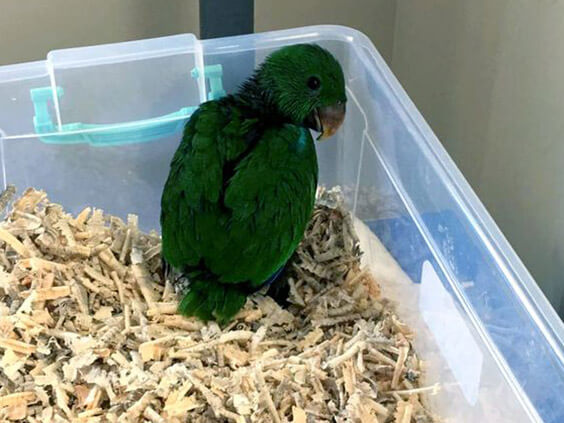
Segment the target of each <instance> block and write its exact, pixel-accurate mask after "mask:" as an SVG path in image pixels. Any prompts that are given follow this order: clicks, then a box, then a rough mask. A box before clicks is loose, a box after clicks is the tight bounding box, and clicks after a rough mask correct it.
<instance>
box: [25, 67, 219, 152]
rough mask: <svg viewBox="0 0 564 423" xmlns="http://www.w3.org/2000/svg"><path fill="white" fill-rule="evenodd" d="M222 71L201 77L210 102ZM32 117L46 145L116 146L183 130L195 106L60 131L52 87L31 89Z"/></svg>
mask: <svg viewBox="0 0 564 423" xmlns="http://www.w3.org/2000/svg"><path fill="white" fill-rule="evenodd" d="M191 76H192V77H193V78H198V77H199V71H198V69H197V68H194V69H193V70H192V72H191ZM222 76H223V68H222V66H221V65H211V66H205V67H204V77H205V78H207V79H208V81H209V86H210V91H209V94H208V98H209V99H210V100H213V99H217V98H220V97H222V96H224V95H225V94H226V93H225V90H224V89H223V83H222ZM63 94H64V91H63V89H62V88H61V87H56V92H55V95H56V96H57V98H61V97H62V96H63ZM30 95H31V100H32V102H33V108H34V111H35V116H34V117H33V125H34V128H35V132H36V133H37V134H38V135H39V139H40V140H41V141H43V142H44V143H47V144H78V143H88V144H91V145H93V146H99V147H101V146H110V145H111V146H119V145H125V144H133V143H141V142H148V141H153V140H156V139H160V138H164V137H167V136H171V135H174V134H176V133H179V132H181V131H182V130H183V128H184V124H185V122H186V120H187V119H188V118H189V117H190V116H191V115H192V113H193V112H194V111H195V110H196V108H197V107H183V108H182V109H180V110H178V111H176V112H173V113H170V114H168V115H164V116H159V117H155V118H151V119H146V120H139V121H133V122H123V123H115V124H106V125H104V124H87V123H80V122H77V123H69V124H64V125H61V127H60V128H57V126H56V125H55V124H54V122H53V118H52V117H51V115H50V113H49V102H54V99H53V89H52V88H51V87H41V88H34V89H32V90H30Z"/></svg>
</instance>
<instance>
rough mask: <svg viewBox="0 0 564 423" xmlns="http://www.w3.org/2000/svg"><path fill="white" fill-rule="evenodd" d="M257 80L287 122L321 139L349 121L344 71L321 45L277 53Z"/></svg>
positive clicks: (287, 48)
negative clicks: (311, 131) (346, 118)
mask: <svg viewBox="0 0 564 423" xmlns="http://www.w3.org/2000/svg"><path fill="white" fill-rule="evenodd" d="M255 78H256V82H257V83H258V85H259V86H260V88H261V90H262V91H263V92H265V93H266V94H267V97H268V99H269V101H270V102H272V103H274V105H275V106H276V109H277V110H278V111H279V112H280V113H282V114H283V115H284V117H285V118H286V119H288V120H289V121H290V122H292V123H293V124H295V125H300V126H304V127H307V128H311V129H313V130H315V131H317V132H319V133H320V135H319V138H318V139H320V138H328V137H330V136H332V135H333V134H335V132H337V130H338V129H339V127H340V126H341V124H342V123H343V121H344V119H345V104H346V102H347V97H346V94H345V77H344V75H343V70H342V69H341V65H340V64H339V62H338V61H337V60H336V59H335V58H334V57H333V55H332V54H331V53H329V52H328V51H327V50H325V49H324V48H322V47H320V46H318V45H315V44H297V45H292V46H288V47H284V48H282V49H280V50H277V51H275V52H274V53H272V54H271V55H270V56H269V57H268V58H267V59H266V60H265V61H264V63H263V64H262V65H261V67H260V68H259V69H258V71H257V73H256V74H255Z"/></svg>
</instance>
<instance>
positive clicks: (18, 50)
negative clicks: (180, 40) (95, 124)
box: [0, 0, 199, 65]
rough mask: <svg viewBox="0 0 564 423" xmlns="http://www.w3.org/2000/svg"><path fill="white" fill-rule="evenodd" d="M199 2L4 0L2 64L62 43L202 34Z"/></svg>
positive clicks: (0, 4)
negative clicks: (189, 33)
mask: <svg viewBox="0 0 564 423" xmlns="http://www.w3.org/2000/svg"><path fill="white" fill-rule="evenodd" d="M165 4H166V7H164V5H165ZM198 5H199V2H198V0H166V1H156V0H103V1H98V0H21V1H20V0H0V65H7V64H12V63H19V62H27V61H32V60H41V59H44V58H45V55H46V54H47V52H49V51H50V50H53V49H58V48H67V47H76V46H85V45H93V44H103V43H112V42H119V41H128V40H137V39H142V38H151V37H159V36H164V35H171V34H178V33H184V32H192V33H195V34H198V33H199V16H198V14H199V7H198Z"/></svg>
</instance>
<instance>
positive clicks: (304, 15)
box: [255, 0, 396, 62]
mask: <svg viewBox="0 0 564 423" xmlns="http://www.w3.org/2000/svg"><path fill="white" fill-rule="evenodd" d="M345 4H347V6H346V7H343V6H344V5H345ZM395 9H396V0H353V1H351V2H349V3H347V2H345V1H343V0H332V1H330V0H255V30H256V31H257V32H258V31H268V30H272V29H282V28H293V27H297V26H306V25H316V24H338V25H346V26H351V27H354V28H356V29H358V30H360V31H362V32H364V33H365V34H366V35H368V36H369V37H370V38H371V39H372V41H373V42H374V44H375V45H376V47H377V48H378V50H379V51H380V53H381V54H382V56H383V57H384V59H386V61H388V62H389V60H390V59H391V57H392V48H393V36H394V15H395Z"/></svg>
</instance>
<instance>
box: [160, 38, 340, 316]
mask: <svg viewBox="0 0 564 423" xmlns="http://www.w3.org/2000/svg"><path fill="white" fill-rule="evenodd" d="M346 100H347V98H346V94H345V80H344V75H343V71H342V69H341V66H340V65H339V62H338V61H337V60H336V59H335V58H334V57H333V56H332V55H331V53H329V52H328V51H327V50H325V49H323V48H322V47H320V46H318V45H314V44H299V45H292V46H288V47H284V48H282V49H279V50H277V51H275V52H274V53H272V54H271V55H270V56H269V57H268V58H267V59H266V60H265V61H264V62H263V63H262V64H261V65H260V66H259V67H258V68H257V69H256V70H255V72H254V74H253V75H252V76H251V77H250V78H249V79H248V80H247V81H246V82H245V83H243V84H242V85H241V87H240V89H239V90H238V91H237V92H236V93H235V94H233V95H228V96H226V97H223V98H220V99H217V100H212V101H208V102H205V103H203V104H201V105H200V107H199V108H198V110H196V111H195V112H194V114H193V115H192V116H191V117H190V119H189V121H188V122H187V123H186V126H185V128H184V133H183V137H182V141H181V143H180V145H179V147H178V149H177V151H176V153H175V154H174V157H173V159H172V162H171V165H170V173H169V176H168V179H167V181H166V184H165V187H164V190H163V194H162V200H161V218H160V220H161V230H162V258H163V269H164V271H165V274H166V277H167V278H169V280H170V281H171V283H172V284H173V285H174V286H175V288H176V290H177V292H180V293H181V294H182V295H183V298H182V300H181V302H180V304H179V306H178V312H179V313H180V314H182V315H185V316H196V317H198V318H199V319H202V320H204V321H209V320H215V321H217V322H218V323H220V324H226V323H228V322H229V321H230V320H232V319H233V317H234V316H235V315H236V314H237V312H238V311H239V310H240V309H241V308H242V307H243V305H244V304H245V301H246V298H247V296H248V295H250V294H252V293H253V292H256V291H257V290H258V289H260V288H261V287H263V286H264V285H265V284H269V283H272V282H273V281H274V280H275V279H276V278H277V277H278V276H279V275H280V273H281V272H282V270H283V268H284V265H285V264H286V262H287V261H288V260H289V259H290V257H291V256H292V254H293V253H294V251H295V250H296V248H297V246H298V244H299V243H300V241H301V239H302V237H303V235H304V231H305V228H306V226H307V223H308V222H309V219H310V217H311V214H312V211H313V206H314V201H315V194H316V189H317V179H318V165H317V155H316V152H315V146H314V140H313V138H312V136H311V134H310V131H309V129H312V130H314V131H316V132H319V133H320V135H319V138H327V137H330V136H332V135H333V134H334V133H335V132H336V131H337V129H338V128H339V127H340V126H341V124H342V123H343V120H344V117H345V104H346Z"/></svg>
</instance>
